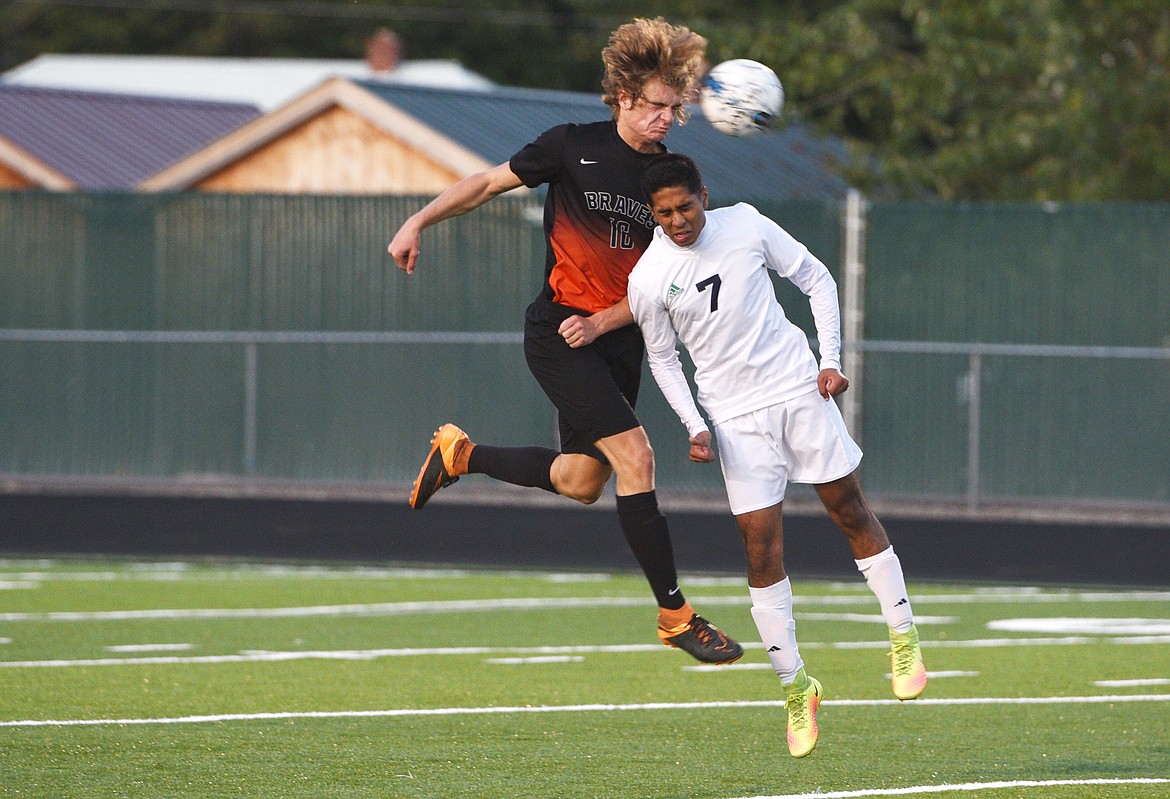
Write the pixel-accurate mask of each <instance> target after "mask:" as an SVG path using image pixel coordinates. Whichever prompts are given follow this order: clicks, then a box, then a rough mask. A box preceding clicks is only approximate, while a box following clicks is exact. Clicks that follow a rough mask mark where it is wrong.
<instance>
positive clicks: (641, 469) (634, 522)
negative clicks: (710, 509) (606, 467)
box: [595, 425, 743, 663]
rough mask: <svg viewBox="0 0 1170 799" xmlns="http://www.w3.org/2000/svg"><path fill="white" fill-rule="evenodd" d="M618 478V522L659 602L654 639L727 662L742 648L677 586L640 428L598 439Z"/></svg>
mask: <svg viewBox="0 0 1170 799" xmlns="http://www.w3.org/2000/svg"><path fill="white" fill-rule="evenodd" d="M595 443H596V446H597V448H598V449H599V450H601V452H602V453H604V455H605V458H606V460H608V461H609V463H610V465H611V466H612V467H613V470H614V473H615V474H616V475H617V497H616V505H617V512H618V522H619V523H620V525H621V528H622V534H623V535H624V536H625V538H626V543H627V544H629V547H630V551H631V552H633V553H634V557H635V558H636V559H637V561H638V565H639V566H641V567H642V573H643V574H645V576H646V580H647V582H649V583H650V589H651V590H652V591H653V592H654V597H655V599H656V600H657V602H658V637H659V638H660V639H661V640H662V642H663V643H665V644H666V645H667V646H671V647H676V648H678V649H682V650H684V651H686V652H688V653H689V654H690V655H692V656H693V657H695V658H696V659H698V660H701V661H703V662H705V663H731V662H733V661H735V660H738V659H739V658H740V657H742V656H743V648H742V647H741V646H740V645H739V644H738V643H737V642H736V641H735V640H734V639H732V638H730V637H728V636H727V634H726V633H724V632H723V631H722V630H720V629H719V628H718V627H716V626H715V625H713V624H711V622H709V621H707V620H706V619H705V618H703V617H702V616H700V615H699V614H698V613H696V612H695V609H694V608H693V607H692V606H691V603H690V602H687V601H686V597H685V596H684V595H683V592H682V590H681V589H680V587H679V584H678V570H677V568H676V566H675V562H674V547H673V545H672V543H671V538H670V528H669V525H668V524H667V521H666V517H665V516H663V515H662V512H661V510H660V509H659V507H658V495H657V493H656V492H655V490H654V451H653V449H652V448H651V446H650V439H649V438H647V436H646V431H645V430H644V429H643V428H642V427H641V426H640V425H639V426H637V427H634V428H632V429H629V430H625V431H623V432H621V433H615V434H613V435H610V436H606V437H604V438H600V439H598V440H597V441H596V442H595Z"/></svg>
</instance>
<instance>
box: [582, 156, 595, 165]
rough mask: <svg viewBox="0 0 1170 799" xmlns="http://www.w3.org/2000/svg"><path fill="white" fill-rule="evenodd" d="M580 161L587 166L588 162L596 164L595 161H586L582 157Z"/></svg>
mask: <svg viewBox="0 0 1170 799" xmlns="http://www.w3.org/2000/svg"><path fill="white" fill-rule="evenodd" d="M581 163H582V164H585V165H586V166H588V165H589V164H596V163H597V162H596V161H586V160H585V159H584V158H582V159H581Z"/></svg>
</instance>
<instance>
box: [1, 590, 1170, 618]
mask: <svg viewBox="0 0 1170 799" xmlns="http://www.w3.org/2000/svg"><path fill="white" fill-rule="evenodd" d="M1019 599H1020V596H1019V595H1017V594H1007V595H1004V596H997V595H984V594H966V595H961V596H927V597H919V596H915V597H914V602H915V604H916V605H918V606H919V607H921V606H922V605H925V604H931V603H936V604H938V603H942V604H966V603H971V602H986V601H991V600H993V601H997V602H1006V601H1011V602H1016V601H1019ZM1027 600H1028V602H1037V601H1060V602H1105V601H1118V602H1120V601H1133V602H1138V601H1150V602H1155V601H1156V602H1170V592H1165V593H1143V592H1134V593H1125V594H1118V593H1102V594H1096V595H1093V594H1060V595H1043V599H1042V598H1041V596H1031V595H1029V596H1028V597H1027ZM692 601H693V602H694V603H695V604H697V605H699V604H701V605H704V606H708V605H736V606H742V605H748V604H750V603H751V599H750V598H749V597H748V596H747V594H746V592H745V593H744V594H740V595H735V596H710V597H694V598H693V599H692ZM875 601H876V600H874V598H873V597H872V596H870V595H864V596H860V595H859V596H827V597H803V598H802V597H797V598H796V599H795V604H796V606H797V607H804V606H808V605H830V606H831V605H862V604H864V605H872V604H874V602H875ZM650 604H651V603H650V600H648V599H647V598H646V597H642V596H637V597H620V596H617V597H515V598H502V599H463V600H458V599H454V600H432V601H418V602H378V603H360V604H347V605H309V606H304V607H278V608H158V609H140V610H104V611H101V610H99V611H53V612H43V613H36V612H32V613H30V612H25V613H0V622H9V623H13V622H22V621H41V622H44V621H127V620H141V619H241V618H306V617H312V616H329V617H336V616H401V615H407V614H415V613H480V612H483V611H484V610H548V609H557V608H599V607H649V606H650ZM810 617H811V614H810ZM821 618H829V619H832V618H835V617H833V616H822V617H821ZM875 618H877V617H876V616H872V615H869V614H867V615H865V616H857V617H853V618H849V617H847V615H843V616H842V620H846V621H848V620H862V619H866V620H872V619H875ZM928 618H929V617H928ZM934 618H935V619H937V621H936V623H946V622H945V620H947V619H950V618H951V617H947V616H939V617H934Z"/></svg>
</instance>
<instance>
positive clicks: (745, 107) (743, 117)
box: [699, 58, 784, 136]
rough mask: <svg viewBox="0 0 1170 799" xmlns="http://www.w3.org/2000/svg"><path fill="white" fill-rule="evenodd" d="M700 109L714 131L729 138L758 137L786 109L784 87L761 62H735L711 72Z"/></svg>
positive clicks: (703, 88) (700, 89) (740, 60)
mask: <svg viewBox="0 0 1170 799" xmlns="http://www.w3.org/2000/svg"><path fill="white" fill-rule="evenodd" d="M699 107H700V108H702V109H703V116H705V117H706V118H707V121H708V122H710V123H711V125H712V127H714V128H715V130H717V131H719V132H720V133H726V134H728V135H729V136H754V135H755V134H757V133H759V132H760V131H761V130H764V129H765V128H769V127H771V125H772V122H773V120H775V119H776V117H777V116H778V115H779V114H780V109H781V108H783V107H784V87H783V86H781V85H780V79H779V78H778V77H776V73H775V72H773V71H772V70H771V69H769V68H768V67H766V66H764V65H763V64H761V63H760V62H759V61H752V60H750V59H747V58H735V59H732V60H731V61H724V62H723V63H722V64H719V65H718V66H716V67H714V68H712V69H711V71H710V72H708V73H707V77H705V78H703V84H702V86H701V87H700V88H699Z"/></svg>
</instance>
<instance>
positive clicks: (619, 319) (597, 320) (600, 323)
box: [558, 297, 634, 348]
mask: <svg viewBox="0 0 1170 799" xmlns="http://www.w3.org/2000/svg"><path fill="white" fill-rule="evenodd" d="M633 321H634V314H633V313H632V312H631V311H630V300H629V298H628V297H622V299H621V301H620V302H618V303H617V304H615V305H611V306H610V307H608V308H606V309H605V310H602V311H598V312H597V313H595V314H592V315H590V316H570V317H569V318H568V319H566V320H565V321H563V322H561V326H560V328H558V329H559V331H560V334H561V335H562V336H564V339H565V341H567V342H568V344H569V346H570V347H574V348H576V347H585V346H588V345H590V344H592V343H593V342H594V341H597V339H599V338H601V337H602V336H604V335H605V334H606V333H608V332H610V331H611V330H617V329H618V328H619V327H625V326H626V325H628V324H631V323H632V322H633Z"/></svg>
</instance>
